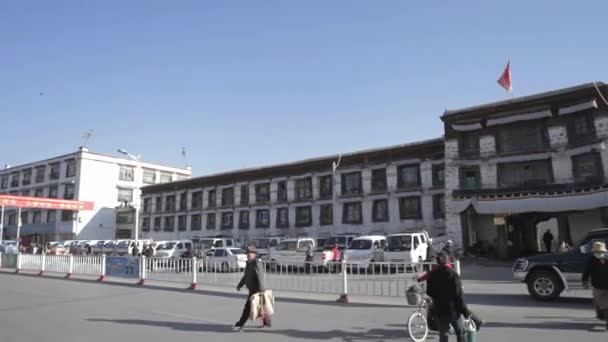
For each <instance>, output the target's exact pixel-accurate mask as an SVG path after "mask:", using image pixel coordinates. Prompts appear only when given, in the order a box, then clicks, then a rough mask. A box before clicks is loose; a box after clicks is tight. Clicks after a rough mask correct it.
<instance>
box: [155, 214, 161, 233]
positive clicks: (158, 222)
mask: <svg viewBox="0 0 608 342" xmlns="http://www.w3.org/2000/svg"><path fill="white" fill-rule="evenodd" d="M161 220H162V218H161V217H155V218H154V231H155V232H160V229H161Z"/></svg>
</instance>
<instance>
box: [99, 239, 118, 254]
mask: <svg viewBox="0 0 608 342" xmlns="http://www.w3.org/2000/svg"><path fill="white" fill-rule="evenodd" d="M119 242H120V241H118V240H110V241H106V243H104V245H103V248H102V249H101V253H102V254H106V255H114V253H115V251H116V245H117V244H118V243H119Z"/></svg>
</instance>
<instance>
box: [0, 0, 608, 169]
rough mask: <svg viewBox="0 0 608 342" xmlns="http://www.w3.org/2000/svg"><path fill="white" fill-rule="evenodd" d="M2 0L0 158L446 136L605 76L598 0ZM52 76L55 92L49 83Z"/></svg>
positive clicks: (200, 155) (334, 146)
mask: <svg viewBox="0 0 608 342" xmlns="http://www.w3.org/2000/svg"><path fill="white" fill-rule="evenodd" d="M583 2H585V1H576V2H575V1H548V0H547V1H513V0H511V1H500V2H498V1H482V0H479V1H449V2H448V1H403V0H395V1H369V0H366V1H356V0H333V1H327V0H307V1H286V0H276V1H262V0H258V1H253V0H251V1H228V0H215V1H204V0H198V1H153V0H145V1H143V0H142V1H134V0H133V1H113V0H112V1H109V0H103V1H101V0H99V1H88V2H87V4H84V3H85V2H84V1H61V0H54V1H46V0H40V1H28V0H19V1H2V2H0V118H2V120H1V122H0V127H1V129H2V140H1V142H0V163H2V164H4V163H10V164H12V165H16V164H20V163H25V162H30V161H35V160H38V159H41V158H46V157H51V156H54V155H58V154H62V153H67V152H71V151H74V150H76V148H77V147H78V146H79V145H80V144H81V135H82V133H83V132H84V131H85V130H87V129H89V128H92V129H94V130H95V135H94V137H93V139H92V140H91V142H90V145H89V146H90V148H91V149H92V150H94V151H98V152H113V151H114V150H116V148H118V147H123V148H126V149H128V150H129V151H130V152H133V153H135V154H141V155H142V156H143V158H144V159H145V160H149V161H156V162H163V163H169V164H176V165H183V162H182V160H181V157H180V151H181V147H182V146H185V147H186V148H187V151H188V159H189V163H190V164H192V166H193V168H194V174H196V175H202V174H208V173H212V172H218V171H224V170H231V169H236V168H240V167H243V166H247V167H250V166H256V165H265V164H269V163H277V162H286V161H292V160H298V159H302V158H309V157H315V156H320V155H326V154H332V153H338V152H349V151H353V150H358V149H364V148H370V147H379V146H385V145H392V144H400V143H406V142H412V141H416V140H420V139H426V138H434V137H438V136H441V135H442V132H443V126H442V123H441V121H440V120H439V116H440V115H441V113H442V112H443V110H444V109H445V108H452V109H453V108H459V107H464V106H469V105H475V104H479V103H482V102H489V101H495V100H502V99H505V98H506V95H505V91H504V90H502V88H500V87H499V86H498V85H497V84H496V79H497V78H498V77H499V75H500V73H501V72H502V70H503V68H504V66H505V63H506V60H507V59H508V58H511V60H512V67H513V83H514V92H515V94H516V95H525V94H530V93H534V92H539V91H545V90H550V89H555V88H560V87H565V86H570V85H575V84H579V83H585V82H589V81H593V80H606V71H607V66H608V49H607V48H606V32H607V29H606V18H608V2H607V1H605V0H602V1H593V2H591V1H587V2H585V4H583ZM41 92H42V93H44V94H43V95H42V96H41V95H40V93H41Z"/></svg>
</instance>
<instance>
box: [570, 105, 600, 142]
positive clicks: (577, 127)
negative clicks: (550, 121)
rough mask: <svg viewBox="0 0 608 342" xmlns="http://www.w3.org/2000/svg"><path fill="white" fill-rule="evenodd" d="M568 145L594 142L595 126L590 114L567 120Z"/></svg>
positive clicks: (574, 116)
mask: <svg viewBox="0 0 608 342" xmlns="http://www.w3.org/2000/svg"><path fill="white" fill-rule="evenodd" d="M567 129H568V145H570V146H573V145H574V146H575V145H582V144H588V143H591V142H593V141H595V140H596V133H595V124H594V123H593V116H592V115H591V113H590V112H587V113H585V114H578V115H571V117H570V118H568V124H567Z"/></svg>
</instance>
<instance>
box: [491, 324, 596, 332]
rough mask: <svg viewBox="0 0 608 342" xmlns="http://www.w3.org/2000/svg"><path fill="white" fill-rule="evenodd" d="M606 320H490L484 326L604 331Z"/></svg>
mask: <svg viewBox="0 0 608 342" xmlns="http://www.w3.org/2000/svg"><path fill="white" fill-rule="evenodd" d="M604 325H605V323H604V322H600V321H597V322H587V323H579V322H543V323H499V322H488V323H486V324H484V328H486V327H487V328H519V329H539V330H576V331H589V332H602V333H603V334H605V333H606V331H605V330H604V329H603V326H604Z"/></svg>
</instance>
